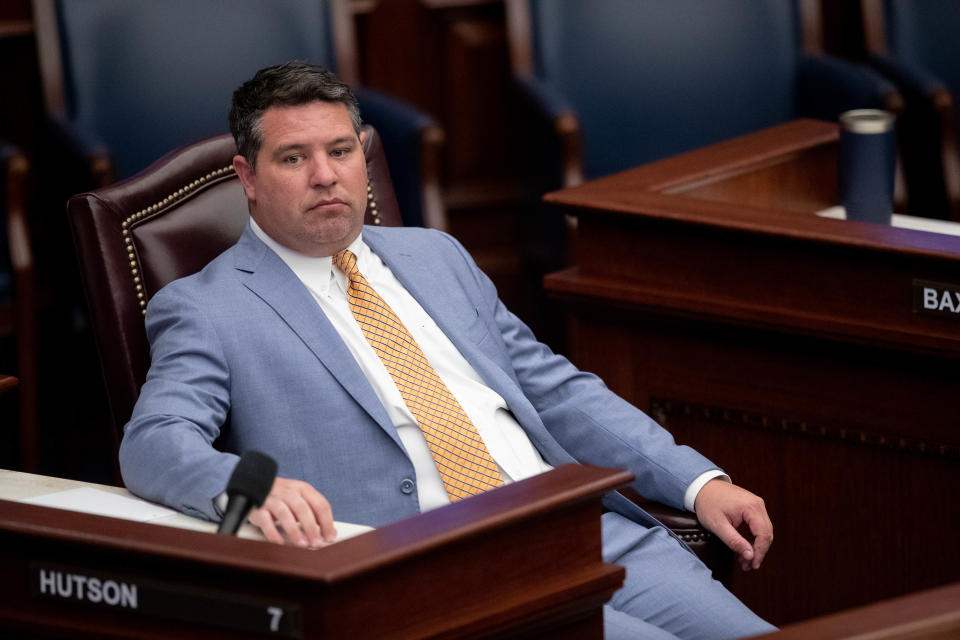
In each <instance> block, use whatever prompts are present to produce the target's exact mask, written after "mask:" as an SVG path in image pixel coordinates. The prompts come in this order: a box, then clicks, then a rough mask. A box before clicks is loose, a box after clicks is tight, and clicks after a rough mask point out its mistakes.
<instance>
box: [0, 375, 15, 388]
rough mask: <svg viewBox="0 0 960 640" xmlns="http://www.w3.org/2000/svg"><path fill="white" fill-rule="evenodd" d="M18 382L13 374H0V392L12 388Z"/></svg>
mask: <svg viewBox="0 0 960 640" xmlns="http://www.w3.org/2000/svg"><path fill="white" fill-rule="evenodd" d="M19 383H20V381H19V380H17V379H16V378H14V377H13V376H5V375H2V374H0V392H3V391H6V390H7V389H13V388H14V387H15V386H17V384H19Z"/></svg>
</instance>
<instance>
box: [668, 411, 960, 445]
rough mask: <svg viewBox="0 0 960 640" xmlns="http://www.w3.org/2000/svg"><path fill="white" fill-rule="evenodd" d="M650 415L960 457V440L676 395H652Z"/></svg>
mask: <svg viewBox="0 0 960 640" xmlns="http://www.w3.org/2000/svg"><path fill="white" fill-rule="evenodd" d="M649 414H650V416H651V417H652V418H654V419H655V420H656V421H657V422H659V423H660V424H662V425H663V426H665V427H668V426H669V423H670V420H671V419H679V420H696V421H699V422H709V423H712V424H728V425H736V426H741V427H747V428H752V429H762V430H765V431H779V432H781V433H786V434H789V435H795V436H800V437H806V438H815V439H819V440H830V441H834V442H844V443H847V444H851V445H861V446H867V447H877V448H882V449H890V450H895V451H900V452H903V453H912V454H918V455H930V456H935V457H940V458H948V459H951V460H960V444H958V443H946V442H938V441H935V440H930V439H925V438H917V437H913V436H906V435H895V434H893V435H891V434H885V433H881V432H879V431H870V430H867V429H857V428H846V427H837V426H828V425H825V424H822V423H820V422H818V421H816V420H800V419H796V418H788V417H784V416H777V415H774V414H768V413H760V412H756V411H747V410H743V409H736V408H730V407H719V406H715V405H706V404H698V403H692V402H686V401H684V400H678V399H675V398H665V397H651V398H650V404H649Z"/></svg>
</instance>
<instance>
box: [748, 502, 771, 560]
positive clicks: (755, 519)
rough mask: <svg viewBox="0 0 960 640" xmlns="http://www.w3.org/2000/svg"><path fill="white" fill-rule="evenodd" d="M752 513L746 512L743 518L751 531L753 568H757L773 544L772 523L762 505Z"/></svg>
mask: <svg viewBox="0 0 960 640" xmlns="http://www.w3.org/2000/svg"><path fill="white" fill-rule="evenodd" d="M762 504H763V503H762V502H761V508H760V509H759V510H758V511H756V512H753V513H747V514H746V516H745V518H744V519H745V520H746V521H747V524H748V525H749V526H750V531H751V533H753V554H754V555H753V568H754V569H759V568H760V565H761V564H762V563H763V559H764V558H765V557H766V555H767V551H769V550H770V545H772V544H773V523H772V522H771V521H770V517H769V516H768V515H767V511H766V509H765V508H764V507H763V506H762Z"/></svg>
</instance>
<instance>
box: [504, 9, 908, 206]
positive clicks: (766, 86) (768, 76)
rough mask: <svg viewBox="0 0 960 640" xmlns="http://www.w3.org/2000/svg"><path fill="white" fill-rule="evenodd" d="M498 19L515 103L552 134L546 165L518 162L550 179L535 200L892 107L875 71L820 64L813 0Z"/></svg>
mask: <svg viewBox="0 0 960 640" xmlns="http://www.w3.org/2000/svg"><path fill="white" fill-rule="evenodd" d="M506 7H507V21H508V22H507V26H508V31H509V42H510V55H511V65H512V69H513V74H514V76H515V78H516V81H517V85H518V87H519V90H520V93H521V97H522V98H523V100H522V102H523V103H524V104H526V105H527V106H528V107H529V109H530V110H532V111H533V112H534V113H535V114H536V116H537V118H536V120H537V122H540V123H545V124H543V125H537V124H535V125H534V127H535V128H536V127H538V126H539V127H546V128H547V129H549V130H552V135H553V137H552V139H549V140H547V143H545V145H544V146H545V147H546V148H547V149H548V150H549V151H550V152H551V153H553V158H552V159H551V158H549V157H548V158H542V159H538V160H536V161H531V162H529V163H528V165H530V166H533V167H548V171H547V172H546V173H545V174H544V175H541V176H538V177H539V179H540V181H539V184H538V185H537V187H538V189H539V190H540V191H541V192H542V191H543V190H546V189H553V188H558V187H561V186H573V185H575V184H577V183H579V182H581V181H582V180H583V179H592V178H596V177H599V176H603V175H607V174H610V173H614V172H617V171H621V170H624V169H627V168H630V167H634V166H637V165H641V164H645V163H647V162H651V161H653V160H657V159H660V158H664V157H667V156H672V155H675V154H678V153H681V152H683V151H688V150H691V149H694V148H699V147H702V146H705V145H708V144H711V143H714V142H718V141H720V140H724V139H727V138H732V137H735V136H738V135H742V134H745V133H749V132H751V131H755V130H758V129H762V128H764V127H768V126H772V125H775V124H780V123H782V122H786V121H788V120H791V119H794V118H797V117H814V118H820V119H826V120H834V119H835V118H836V116H837V115H838V114H839V113H840V112H842V111H844V110H846V109H852V108H861V107H875V108H888V109H894V110H899V108H900V107H901V105H902V100H901V98H900V96H899V95H898V94H897V92H896V90H895V88H894V87H893V86H892V85H891V84H890V83H889V82H887V81H885V80H883V79H882V78H881V77H880V76H879V74H877V73H876V72H874V71H872V70H870V69H868V68H866V67H863V66H857V65H853V64H851V63H848V62H844V61H841V60H837V59H834V58H831V57H828V56H825V55H823V54H822V44H821V40H822V34H821V33H820V30H819V24H820V15H819V11H820V9H819V0H767V1H765V2H763V3H757V2H755V0H723V1H713V2H702V1H700V0H672V1H669V2H667V1H665V0H506ZM532 133H538V132H537V131H534V132H532ZM528 146H533V147H534V148H536V146H537V145H528Z"/></svg>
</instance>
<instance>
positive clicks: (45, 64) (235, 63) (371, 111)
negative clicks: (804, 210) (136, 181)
mask: <svg viewBox="0 0 960 640" xmlns="http://www.w3.org/2000/svg"><path fill="white" fill-rule="evenodd" d="M34 14H35V20H36V24H37V39H38V44H39V57H40V62H41V70H42V73H43V77H44V92H45V96H44V97H45V101H46V104H47V109H48V112H49V113H50V114H51V115H52V116H53V118H54V120H55V122H56V123H57V125H58V129H59V130H60V132H61V133H62V134H63V137H64V138H65V140H66V142H67V143H68V146H69V147H71V148H74V149H77V150H79V151H80V152H81V153H82V154H83V155H84V156H86V157H87V158H90V159H92V160H93V165H92V171H93V173H94V174H95V175H96V176H97V182H98V183H99V184H101V185H104V184H109V183H110V182H112V180H113V179H114V178H126V177H129V176H131V175H133V174H134V173H136V172H138V171H141V170H142V169H145V168H146V167H147V165H148V164H150V162H152V161H153V160H155V159H156V158H159V157H160V156H162V155H164V154H165V153H166V152H168V151H170V150H172V149H175V148H178V147H182V146H184V145H187V144H190V143H193V142H196V141H199V140H203V139H206V138H210V137H213V136H216V135H218V134H222V133H226V132H227V131H228V125H227V110H228V108H229V105H230V99H231V95H232V93H233V90H234V89H236V87H238V86H239V85H240V84H241V83H242V82H243V81H244V80H247V79H248V78H250V77H252V76H253V74H254V72H256V70H257V69H260V68H261V67H264V66H267V65H270V64H278V63H282V62H285V61H287V60H291V59H300V60H309V61H311V62H316V63H319V64H322V65H324V66H327V67H329V68H331V69H332V70H334V71H336V72H338V74H339V75H340V76H341V78H342V79H344V80H345V81H346V82H349V83H350V84H351V85H353V86H354V87H355V88H356V92H357V96H358V98H359V100H360V105H361V113H362V117H363V118H364V120H365V121H367V122H369V123H370V124H372V125H374V126H375V127H376V128H377V130H378V131H379V132H380V133H381V135H382V137H383V140H384V146H385V147H386V149H388V161H389V162H390V169H391V173H392V177H393V182H394V185H395V187H396V192H397V199H398V201H399V202H400V207H401V211H402V212H403V216H404V223H405V224H407V225H421V224H425V225H427V226H434V227H443V226H445V223H444V214H443V209H442V206H441V202H440V198H439V195H438V194H439V186H438V180H437V178H436V175H435V170H436V167H437V166H438V164H439V163H438V162H437V161H436V159H435V158H434V157H432V156H435V155H436V154H437V153H438V152H439V145H440V144H441V142H442V132H441V131H440V130H439V127H438V125H437V124H436V123H435V122H434V121H433V120H432V119H431V118H430V117H429V116H427V115H425V114H423V113H421V112H419V111H417V110H416V109H414V108H412V107H409V106H407V105H403V104H401V103H399V102H398V101H396V100H393V99H391V98H389V97H387V96H385V95H382V94H377V93H375V92H372V91H368V90H365V89H363V88H361V87H357V86H356V82H357V71H356V58H355V51H354V49H355V45H354V27H353V24H352V15H351V14H350V12H349V5H348V0H230V1H226V0H163V1H162V2H154V1H150V0H83V2H71V1H67V0H34ZM107 159H109V164H108V163H107V162H106V160H107ZM428 172H434V173H431V174H428Z"/></svg>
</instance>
